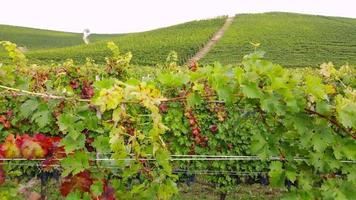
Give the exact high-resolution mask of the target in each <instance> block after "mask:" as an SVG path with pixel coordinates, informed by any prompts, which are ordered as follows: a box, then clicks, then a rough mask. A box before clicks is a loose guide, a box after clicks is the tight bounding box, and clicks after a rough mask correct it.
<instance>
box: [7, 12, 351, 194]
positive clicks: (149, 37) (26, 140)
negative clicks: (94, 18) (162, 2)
mask: <svg viewBox="0 0 356 200" xmlns="http://www.w3.org/2000/svg"><path fill="white" fill-rule="evenodd" d="M261 16H263V18H262V17H261ZM276 16H278V17H276ZM324 18H325V19H328V20H329V21H331V22H332V23H331V22H330V23H324V22H325V21H324ZM282 19H284V20H282ZM332 19H333V20H330V19H329V18H328V17H318V16H306V15H297V14H285V13H267V14H261V15H258V14H257V15H238V16H237V17H236V18H235V21H234V24H233V25H232V26H231V27H230V28H229V29H228V30H227V32H226V33H225V35H224V36H223V37H222V40H220V41H216V42H217V44H216V46H215V47H214V48H213V50H212V52H210V54H208V55H207V57H206V58H203V60H202V62H201V63H212V62H213V61H214V62H215V61H216V62H215V63H214V64H208V65H201V64H199V65H196V64H194V63H193V64H191V65H189V66H187V65H185V63H186V61H187V60H188V59H189V58H191V56H192V55H194V54H195V53H196V52H197V51H199V49H200V48H201V46H202V45H204V44H205V43H206V42H207V40H209V38H211V36H212V35H213V34H214V32H216V31H217V30H218V29H220V27H221V26H222V24H223V23H224V22H225V20H226V18H225V17H219V18H214V19H208V20H201V21H193V22H188V23H185V24H180V25H176V26H172V27H167V28H162V29H158V30H153V31H148V32H143V33H130V34H125V35H118V36H114V38H108V37H111V36H108V37H106V36H100V37H101V38H100V39H99V38H98V41H96V42H93V43H91V44H89V45H75V44H74V43H72V42H70V41H74V39H73V40H68V42H64V41H65V39H64V36H63V35H62V34H64V35H67V34H69V33H58V35H57V36H56V37H58V40H62V41H63V42H62V43H61V44H59V43H58V44H56V43H48V44H46V45H45V44H41V41H40V40H37V39H38V38H37V39H36V37H32V36H31V37H29V39H28V43H27V44H25V43H23V44H21V45H19V46H26V45H27V46H29V47H30V46H32V47H31V48H30V49H29V50H28V51H27V52H26V53H24V52H23V51H22V50H21V49H19V48H17V46H16V44H14V43H11V42H8V41H1V42H0V45H1V46H3V47H4V50H5V51H3V54H2V55H3V56H5V55H8V57H7V58H6V60H5V59H3V57H1V56H0V62H1V64H0V199H4V200H8V199H16V200H17V199H19V200H21V199H30V200H39V199H58V200H59V199H64V200H83V199H84V200H117V199H125V200H126V199H127V200H136V199H139V200H141V199H142V200H152V199H154V200H183V199H196V200H200V199H208V200H217V199H220V200H230V199H231V200H232V199H251V200H252V199H279V198H285V199H356V192H355V190H354V188H356V179H355V174H356V168H355V164H356V151H355V148H356V90H355V88H356V68H355V67H354V66H353V65H352V63H353V59H354V57H352V55H353V53H354V51H353V46H352V45H353V41H351V39H350V38H352V37H353V35H351V32H347V31H352V30H353V27H354V26H352V23H353V22H354V21H353V20H352V19H341V18H332ZM340 20H341V21H342V25H340V24H339V21H340ZM291 21H292V22H295V23H301V24H303V25H305V26H298V28H296V27H297V26H290V22H291ZM310 21H312V22H310ZM242 22H244V23H245V24H243V23H242ZM282 22H284V23H282ZM269 23H270V25H269V26H265V28H263V27H262V26H261V25H262V24H265V25H266V24H269ZM237 24H238V25H237ZM251 24H253V25H254V26H257V27H258V28H256V29H257V31H255V32H254V31H252V29H249V28H248V27H250V26H251ZM315 24H317V25H315ZM326 24H328V25H332V24H339V25H340V27H339V28H340V29H342V28H344V29H342V30H343V32H342V33H344V34H345V36H344V37H343V38H336V37H335V38H336V39H337V41H338V44H340V46H339V47H340V48H341V49H342V51H345V55H343V54H341V53H340V52H339V51H338V49H337V48H336V46H337V45H334V46H332V47H330V48H333V49H329V51H330V52H329V53H330V55H328V56H327V55H326V54H325V55H324V54H320V51H319V48H320V45H321V44H322V43H324V42H325V43H326V42H330V41H331V39H330V38H333V37H334V36H333V32H332V31H331V28H330V27H328V26H327V25H326ZM277 25H278V26H277ZM237 26H239V27H242V29H241V30H240V29H238V30H237V29H236V27H237ZM286 27H289V28H290V29H288V31H290V33H289V34H287V33H286V32H287V30H286V29H285V28H286ZM293 27H294V28H293ZM303 27H304V28H303ZM316 27H317V28H316ZM345 27H346V28H345ZM15 29H16V28H15ZM193 30H194V32H192V31H193ZM302 30H303V31H302ZM320 30H324V31H330V33H328V34H326V35H325V36H324V37H323V38H317V37H316V35H317V34H319V33H320ZM333 30H334V29H333ZM36 31H37V30H36ZM241 31H247V32H246V33H245V39H244V41H245V42H242V41H241V40H239V39H238V38H239V37H236V35H239V34H242V32H241ZM298 31H299V32H298ZM334 31H336V29H335V30H334ZM45 32H46V31H45ZM45 32H42V31H41V33H42V34H45ZM271 32H273V33H274V36H270V34H268V33H271ZM301 32H303V33H301ZM50 33H51V35H52V36H53V37H54V35H56V34H57V33H56V34H55V33H54V32H50ZM293 34H294V35H293ZM340 34H341V32H340ZM8 35H11V34H8ZM60 35H62V36H60ZM286 35H288V36H290V37H287V36H286ZM297 35H298V38H299V39H298V40H296V38H297ZM302 35H304V36H303V37H302ZM346 35H349V37H350V38H348V37H346ZM14 36H16V35H14ZM52 36H51V37H52ZM67 36H68V38H74V37H77V36H75V34H74V35H70V34H69V35H67ZM250 36H251V38H250ZM259 36H263V37H259ZM277 36H278V37H277ZM291 36H295V37H291ZM16 37H17V38H21V37H20V36H18V35H17V36H16ZM42 37H45V36H42ZM98 37H99V36H98ZM30 38H32V39H30ZM253 38H259V39H261V38H262V39H263V38H264V41H262V39H261V41H254V42H261V46H260V47H258V48H257V49H252V53H250V54H248V53H247V54H246V55H244V56H242V55H241V57H240V58H239V57H234V53H232V52H233V51H235V50H236V51H237V50H238V49H240V50H241V51H246V52H247V51H249V50H248V48H251V47H248V46H249V45H250V46H251V44H249V41H250V40H253ZM303 38H304V39H303ZM317 39H318V41H316V40H317ZM108 40H109V41H108ZM111 40H112V41H111ZM274 40H276V41H275V42H273V41H274ZM280 40H282V41H284V43H283V42H282V43H281V45H280V46H278V45H279V43H280ZM344 40H345V41H347V42H344ZM348 40H349V41H348ZM19 41H20V40H19ZM26 41H27V40H23V42H26ZM211 41H212V40H211ZM236 41H239V42H237V43H235V42H236ZM297 41H298V42H297ZM311 41H314V42H315V41H316V43H313V45H311V44H310V46H308V47H310V48H308V50H305V51H303V53H301V55H302V56H301V57H303V59H302V58H299V57H298V55H299V54H296V55H295V57H294V56H290V55H288V54H287V53H285V55H284V57H283V59H282V58H280V57H278V55H282V54H283V52H282V51H280V49H288V48H289V47H288V45H290V48H291V49H293V48H295V47H296V46H298V45H299V44H300V43H304V44H306V43H308V44H309V43H310V42H311ZM289 42H290V43H289ZM230 44H233V45H232V46H229V45H230ZM264 44H269V45H270V46H269V47H266V46H265V45H264ZM287 44H288V45H287ZM328 44H329V43H328ZM330 44H331V43H330ZM60 45H63V46H62V47H61V46H60ZM118 45H119V46H118ZM225 46H227V47H228V46H229V48H231V49H230V50H231V51H228V50H226V49H225V50H223V51H221V52H220V53H221V56H218V55H217V52H218V51H217V50H219V49H222V48H223V47H225ZM255 46H256V47H257V46H258V45H257V44H255ZM242 47H244V48H245V50H244V48H242ZM328 48H329V47H328ZM172 50H176V52H177V53H178V55H179V58H177V56H176V54H175V52H172ZM260 50H264V51H266V53H267V54H264V52H263V51H260ZM129 51H131V52H132V54H131V53H128V52H129ZM309 54H311V55H313V56H314V57H311V56H310V55H309ZM265 55H266V56H265ZM273 55H274V56H275V57H273ZM317 55H320V57H318V56H317ZM87 57H88V59H86V58H87ZM67 58H72V59H73V60H67ZM297 58H298V59H297ZM269 59H271V60H274V61H278V62H272V61H270V60H269ZM324 59H325V60H333V61H334V62H335V63H339V65H333V64H332V63H324V64H322V65H321V66H316V65H317V64H318V63H319V62H322V60H324ZM344 59H345V62H346V60H349V62H350V63H351V65H343V64H344ZM219 62H221V63H222V64H220V63H219ZM281 63H282V64H283V65H286V66H287V67H285V66H283V65H281ZM292 66H303V67H300V68H298V67H293V68H291V67H292ZM305 66H311V67H305Z"/></svg>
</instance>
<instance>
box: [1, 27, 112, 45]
mask: <svg viewBox="0 0 356 200" xmlns="http://www.w3.org/2000/svg"><path fill="white" fill-rule="evenodd" d="M117 36H118V35H117V34H113V35H111V34H93V35H90V36H89V37H90V40H91V41H93V42H95V41H99V40H103V39H110V38H113V37H117ZM0 40H8V41H11V42H14V43H16V44H18V46H22V47H26V48H27V49H28V50H29V51H31V50H38V49H51V48H60V47H68V46H74V45H80V44H83V39H82V34H81V33H68V32H60V31H50V30H42V29H34V28H26V27H18V26H8V25H0ZM1 50H2V49H0V51H1Z"/></svg>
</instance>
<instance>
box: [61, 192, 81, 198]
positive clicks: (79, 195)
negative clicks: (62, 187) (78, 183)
mask: <svg viewBox="0 0 356 200" xmlns="http://www.w3.org/2000/svg"><path fill="white" fill-rule="evenodd" d="M81 196H82V195H81V193H80V192H79V191H75V192H71V193H69V194H68V196H66V198H65V200H82V197H81Z"/></svg>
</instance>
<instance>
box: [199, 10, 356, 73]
mask: <svg viewBox="0 0 356 200" xmlns="http://www.w3.org/2000/svg"><path fill="white" fill-rule="evenodd" d="M355 33H356V19H347V18H336V17H324V16H312V15H301V14H290V13H265V14H243V15H237V16H236V18H235V21H234V23H233V25H232V26H231V27H230V29H229V30H228V31H227V32H226V33H225V35H224V36H223V38H222V39H221V40H220V41H219V42H218V44H217V45H216V46H215V48H213V49H212V51H210V53H209V54H208V55H207V56H206V57H205V58H204V59H203V61H202V62H203V63H210V62H213V61H216V60H218V61H220V62H221V63H223V64H238V63H240V62H241V60H242V57H243V56H244V55H246V54H247V53H250V52H251V51H253V49H254V47H253V45H251V43H250V42H253V43H260V47H258V49H259V50H263V51H266V52H267V55H266V57H267V58H268V59H270V60H272V61H273V62H276V63H280V64H282V65H284V66H293V67H301V66H312V67H315V66H319V65H320V64H322V63H325V62H333V63H335V64H337V65H343V64H346V63H349V64H354V65H355V64H356V59H355V58H356V34H355Z"/></svg>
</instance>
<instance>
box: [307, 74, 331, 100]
mask: <svg viewBox="0 0 356 200" xmlns="http://www.w3.org/2000/svg"><path fill="white" fill-rule="evenodd" d="M305 86H306V92H307V93H309V94H311V95H313V96H314V97H316V98H317V99H326V98H327V95H326V91H325V85H324V84H323V83H322V80H321V78H319V77H317V76H311V75H307V76H306V78H305Z"/></svg>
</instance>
